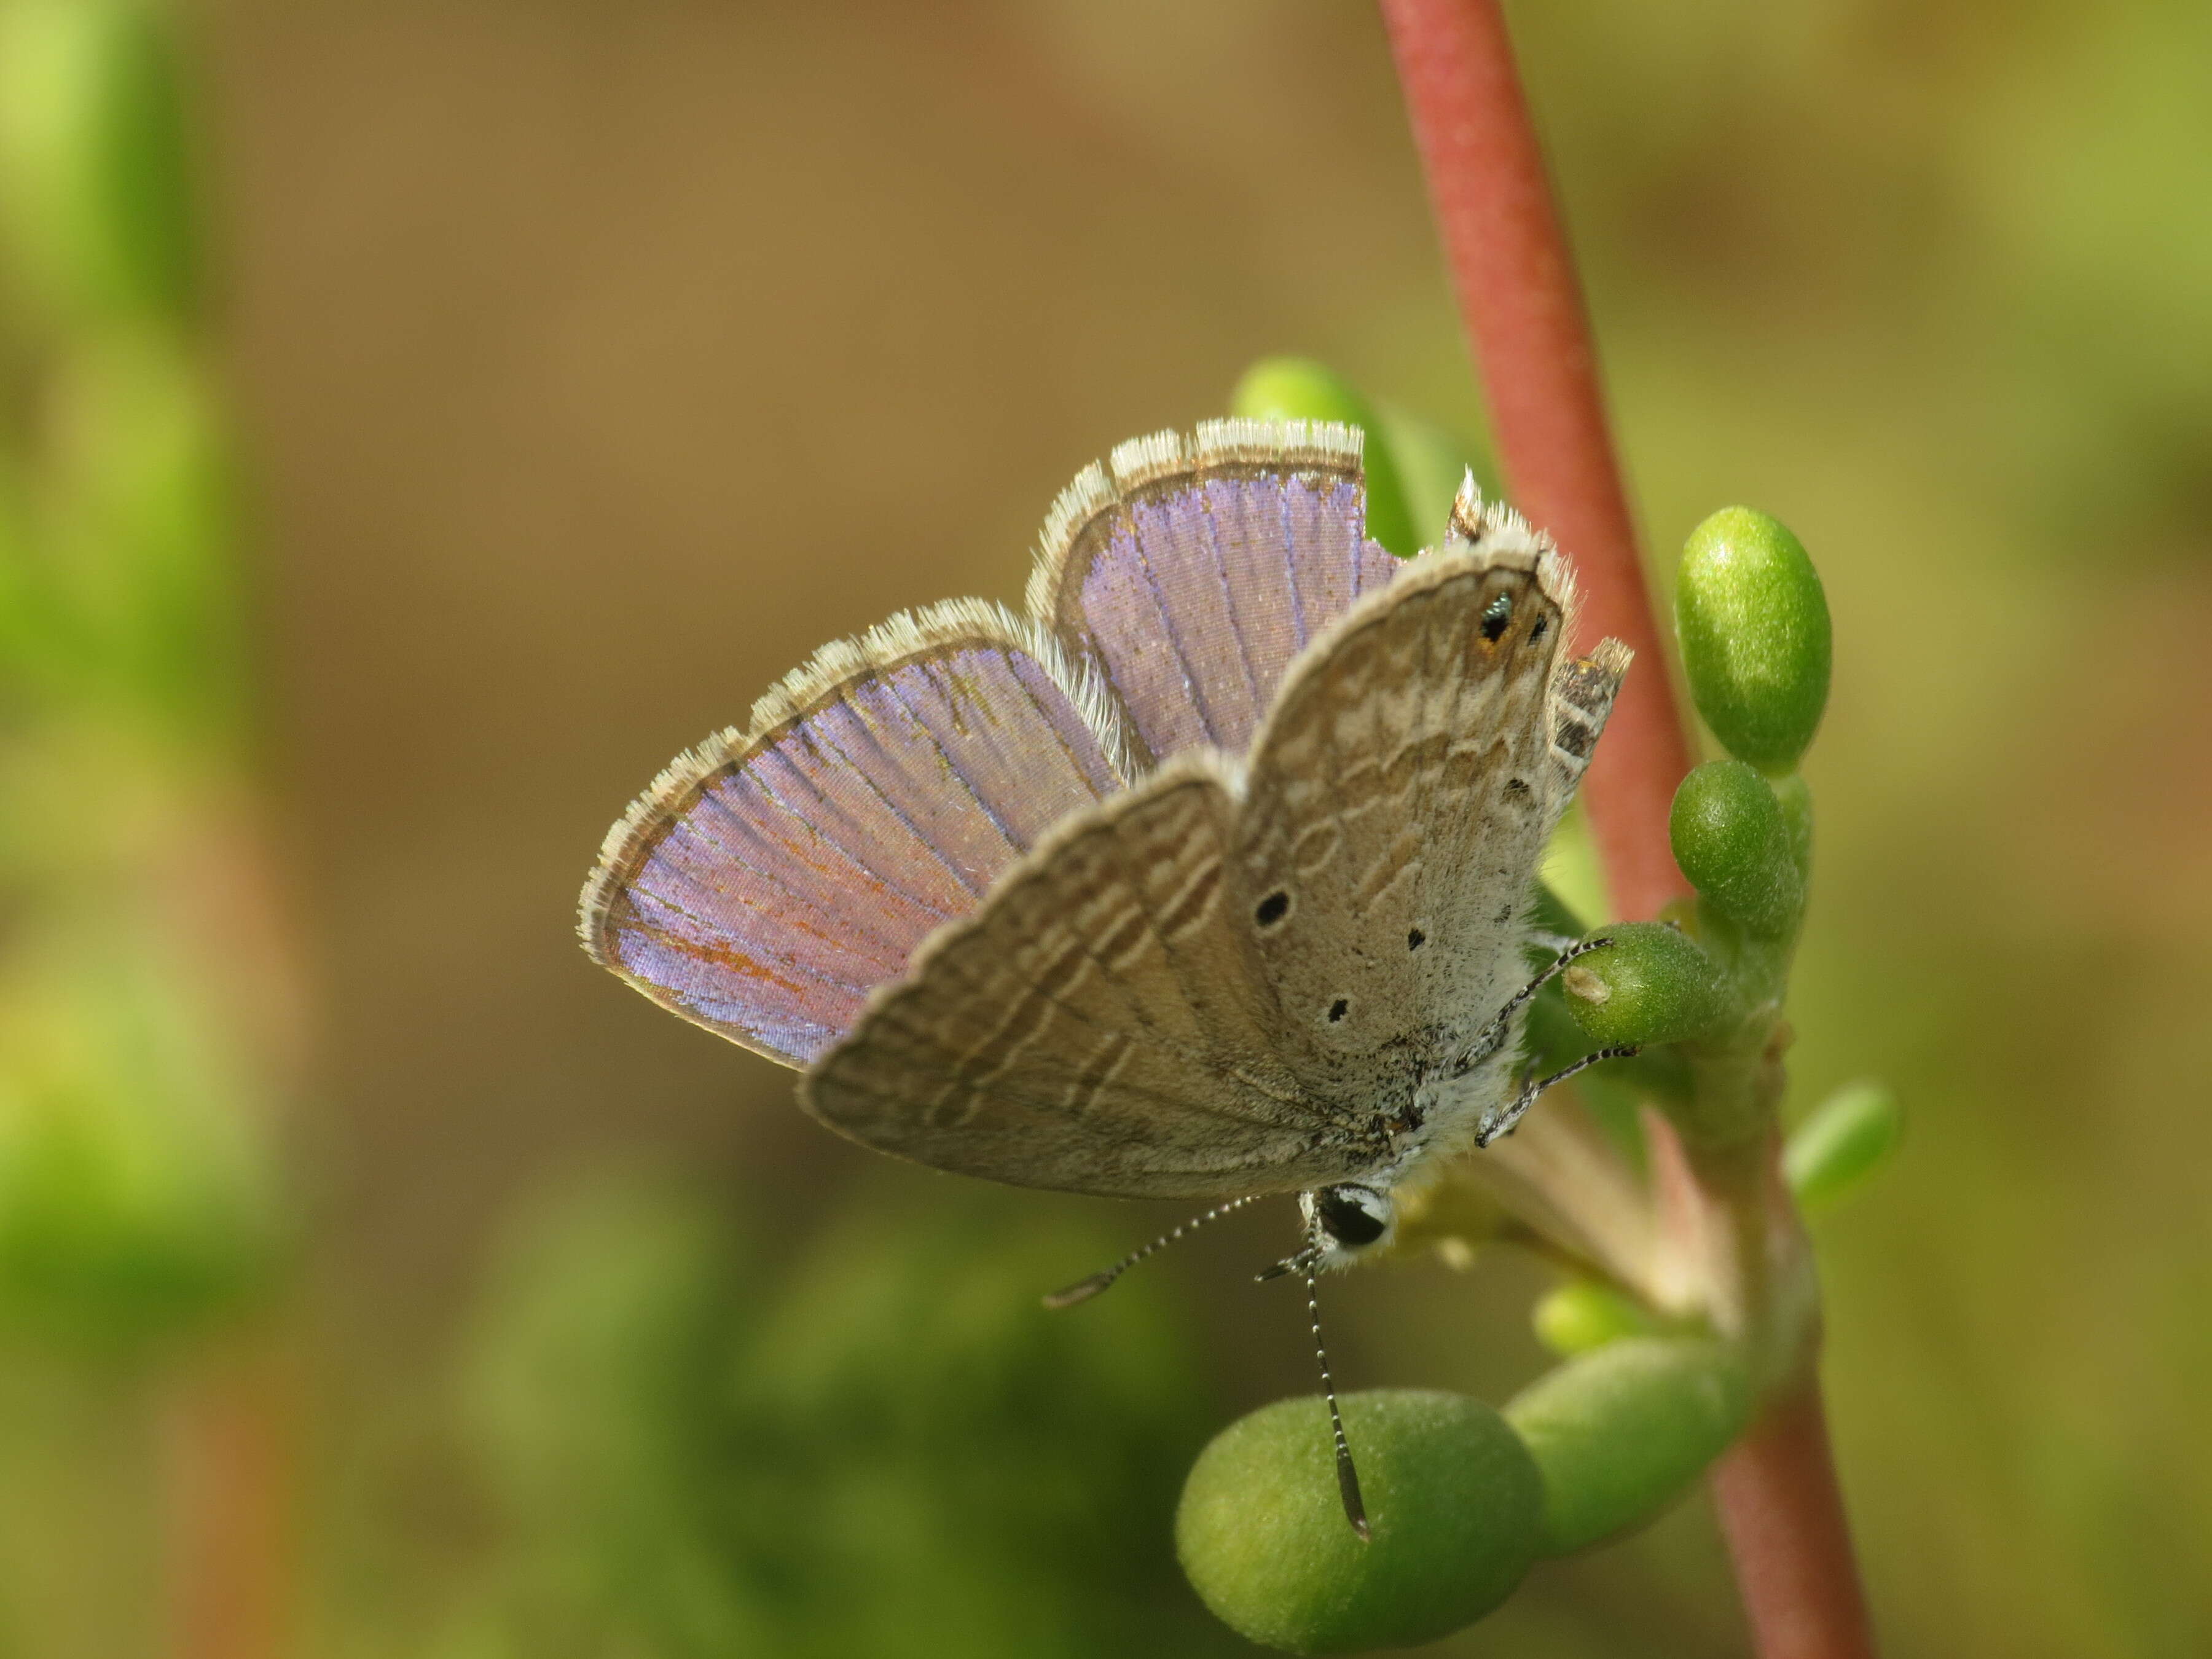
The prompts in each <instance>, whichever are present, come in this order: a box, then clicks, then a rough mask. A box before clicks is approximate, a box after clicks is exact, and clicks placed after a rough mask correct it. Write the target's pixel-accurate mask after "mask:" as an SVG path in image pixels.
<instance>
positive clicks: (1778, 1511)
mask: <svg viewBox="0 0 2212 1659" xmlns="http://www.w3.org/2000/svg"><path fill="white" fill-rule="evenodd" d="M1712 1486H1713V1498H1714V1500H1715V1503H1716V1504H1717V1507H1718V1509H1719V1510H1720V1518H1721V1530H1722V1531H1723V1533H1724V1534H1726V1535H1727V1538H1728V1546H1729V1556H1730V1557H1731V1558H1732V1559H1734V1560H1735V1573H1736V1582H1737V1583H1738V1585H1739V1586H1740V1587H1741V1592H1742V1595H1743V1605H1744V1611H1745V1613H1747V1615H1748V1616H1749V1618H1750V1620H1751V1631H1752V1639H1753V1642H1754V1643H1755V1644H1757V1648H1758V1651H1759V1654H1760V1655H1761V1656H1762V1659H1871V1656H1872V1654H1873V1653H1874V1635H1873V1632H1871V1631H1870V1630H1869V1628H1868V1626H1867V1613H1866V1601H1865V1597H1864V1595H1863V1592H1862V1591H1861V1589H1860V1588H1859V1580H1858V1572H1857V1568H1856V1567H1855V1566H1854V1565H1853V1564H1852V1560H1851V1539H1850V1528H1849V1527H1848V1526H1847V1524H1846V1523H1845V1522H1844V1497H1843V1492H1842V1490H1841V1489H1840V1488H1839V1487H1838V1486H1837V1484H1836V1462H1835V1459H1834V1458H1833V1457H1832V1455H1830V1453H1829V1450H1828V1424H1827V1419H1826V1416H1825V1415H1824V1414H1823V1413H1822V1411H1821V1408H1820V1381H1819V1379H1818V1377H1817V1376H1811V1375H1809V1374H1808V1376H1807V1377H1806V1379H1805V1381H1804V1383H1803V1384H1802V1386H1801V1387H1799V1388H1798V1389H1795V1390H1793V1391H1791V1392H1790V1393H1789V1394H1786V1395H1783V1396H1782V1397H1781V1398H1779V1399H1778V1400H1776V1401H1773V1402H1772V1403H1771V1404H1770V1405H1769V1406H1768V1407H1767V1408H1766V1412H1765V1415H1764V1416H1762V1417H1761V1418H1760V1419H1759V1421H1758V1422H1756V1423H1754V1424H1753V1425H1752V1427H1751V1429H1750V1431H1748V1432H1747V1433H1746V1434H1745V1435H1744V1437H1742V1438H1741V1440H1739V1441H1737V1442H1736V1443H1735V1446H1733V1447H1732V1448H1730V1449H1729V1453H1728V1455H1726V1456H1724V1457H1723V1458H1722V1459H1721V1461H1720V1462H1719V1463H1718V1465H1717V1466H1716V1467H1715V1468H1714V1470H1713V1480H1712Z"/></svg>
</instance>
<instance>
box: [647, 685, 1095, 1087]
mask: <svg viewBox="0 0 2212 1659" xmlns="http://www.w3.org/2000/svg"><path fill="white" fill-rule="evenodd" d="M1120 782H1121V780H1120V779H1119V778H1117V777H1116V776H1115V773H1114V770H1113V768H1112V766H1111V765H1110V764H1109V761H1108V759H1107V757H1106V755H1105V754H1104V753H1103V750H1101V748H1100V745H1099V743H1098V740H1097V737H1096V736H1095V735H1094V734H1093V733H1092V732H1091V729H1090V727H1089V726H1087V725H1085V722H1084V720H1083V719H1082V717H1081V716H1080V714H1079V713H1078V712H1077V710H1076V709H1075V708H1074V706H1073V703H1072V702H1071V701H1070V699H1069V696H1068V695H1067V693H1066V691H1065V690H1062V689H1061V687H1060V685H1059V684H1056V683H1055V682H1054V680H1053V679H1052V678H1051V677H1050V676H1049V675H1048V674H1047V673H1046V672H1045V671H1044V669H1043V668H1042V666H1041V665H1039V664H1038V663H1037V661H1036V659H1034V658H1033V657H1030V655H1028V654H1027V653H1024V652H1022V651H1020V650H1018V648H1016V647H1012V646H994V645H965V646H960V647H954V648H952V649H951V650H949V651H947V652H946V653H945V654H944V655H942V656H937V657H928V658H922V659H913V660H908V661H907V662H904V663H902V664H900V665H896V666H895V667H893V668H890V669H889V670H887V671H870V672H866V673H863V674H861V675H859V676H857V677H855V678H854V679H853V680H852V681H850V682H848V684H845V685H843V686H842V687H840V688H839V689H838V690H836V692H834V693H833V694H831V695H829V696H827V697H826V698H824V699H823V700H820V701H818V702H816V703H815V705H814V706H813V707H811V708H809V709H808V710H807V711H806V712H805V713H804V714H800V715H799V716H798V717H797V718H795V719H793V720H790V721H788V722H787V723H786V724H785V725H784V726H782V727H781V730H780V731H779V732H777V733H776V734H775V736H774V737H773V738H771V739H770V741H769V742H768V743H767V744H765V745H764V746H763V748H761V749H759V750H756V751H755V752H753V753H752V754H751V755H750V756H748V757H745V758H744V760H743V761H741V762H734V763H732V764H730V765H729V766H726V767H725V768H724V769H721V770H720V771H718V772H715V773H714V774H712V775H710V776H709V777H708V779H707V781H705V782H704V783H703V784H702V785H701V786H700V787H698V788H697V789H696V791H694V792H693V793H691V794H690V796H689V797H688V798H687V799H684V801H683V802H682V803H681V804H680V805H678V808H677V810H676V811H675V812H674V813H673V815H672V816H671V817H670V818H669V819H668V820H667V821H666V822H665V823H664V824H663V825H662V826H661V827H660V829H659V831H658V833H657V836H655V837H654V838H653V840H652V841H651V842H650V844H649V846H648V848H647V850H646V851H645V853H644V854H643V856H642V857H641V859H640V860H638V862H637V864H636V866H635V869H634V870H633V872H631V874H630V875H629V878H628V880H627V881H626V882H624V883H623V884H622V885H621V887H620V889H619V890H618V891H617V894H616V895H615V897H614V900H613V902H612V903H611V905H610V907H609V910H608V916H607V926H606V942H605V949H606V952H607V955H608V956H609V957H610V959H611V962H612V963H613V964H614V965H615V966H617V968H618V969H620V970H621V971H623V973H625V974H627V975H629V976H630V977H631V978H632V979H633V980H635V981H638V982H640V984H641V987H642V988H644V989H645V990H646V991H647V994H650V995H652V996H653V997H654V999H655V1000H658V1001H660V1002H663V1003H665V1004H667V1005H668V1006H671V1007H672V1008H674V1009H675V1010H676V1011H677V1012H680V1013H684V1014H686V1015H688V1016H690V1018H695V1019H697V1020H700V1021H702V1023H704V1024H708V1025H711V1026H714V1027H715V1028H716V1029H718V1030H722V1031H723V1032H724V1033H725V1035H727V1036H732V1037H734V1038H736V1039H737V1040H738V1042H744V1043H745V1044H746V1045H747V1046H748V1047H750V1048H757V1049H760V1050H762V1051H763V1052H765V1053H768V1054H773V1055H774V1056H775V1057H776V1058H779V1059H781V1060H787V1061H790V1062H792V1063H793V1064H804V1063H805V1062H806V1061H807V1060H811V1058H812V1057H813V1056H814V1055H815V1054H817V1053H819V1052H820V1051H821V1050H822V1049H823V1048H826V1047H828V1046H829V1043H831V1042H834V1041H836V1039H837V1038H838V1037H839V1036H842V1035H843V1033H844V1032H845V1030H847V1029H848V1027H849V1026H850V1025H851V1024H852V1023H853V1021H854V1019H855V1018H858V1016H859V1014H860V1009H861V1006H862V1004H863V1003H864V1002H865V1001H866V997H867V994H868V992H869V990H870V989H871V988H872V987H874V986H876V985H878V984H880V983H882V982H883V981H886V980H889V979H892V978H895V977H896V975H899V974H900V973H901V972H902V971H904V969H905V967H906V963H907V957H908V954H909V953H910V952H911V951H913V950H914V948H915V945H919V944H920V943H921V941H922V939H924V938H926V937H927V935H928V933H930V932H931V931H932V930H933V928H935V927H938V926H939V924H941V923H943V922H945V921H950V920H951V919H952V918H953V917H956V916H958V915H964V914H965V913H966V912H968V911H969V909H971V908H974V906H975V902H976V901H977V900H978V899H979V898H980V896H981V895H982V893H983V892H984V890H986V889H987V887H988V886H989V885H990V884H991V882H992V880H993V879H994V878H995V877H996V876H997V875H998V874H999V872H1000V871H1002V870H1004V869H1005V868H1006V866H1008V865H1009V864H1011V863H1012V862H1013V861H1014V860H1015V859H1017V858H1018V857H1019V856H1020V855H1021V854H1023V853H1024V852H1026V851H1027V850H1028V849H1029V848H1030V847H1031V846H1033V845H1034V844H1035V843H1036V839H1037V837H1038V836H1040V835H1042V833H1043V831H1044V830H1045V829H1047V828H1048V826H1049V825H1051V824H1052V823H1054V822H1055V821H1056V820H1057V819H1059V818H1060V817H1062V816H1064V815H1065V814H1066V813H1067V812H1069V811H1073V810H1074V809H1075V808H1077V807H1079V806H1086V805H1091V803H1092V802H1094V801H1096V800H1097V799H1099V798H1100V797H1101V796H1103V795H1104V794H1106V793H1109V792H1110V791H1111V790H1113V789H1115V788H1116V787H1119V786H1120Z"/></svg>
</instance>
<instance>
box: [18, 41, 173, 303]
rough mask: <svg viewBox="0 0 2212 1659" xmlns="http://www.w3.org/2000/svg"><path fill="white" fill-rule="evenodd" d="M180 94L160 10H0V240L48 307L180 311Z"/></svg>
mask: <svg viewBox="0 0 2212 1659" xmlns="http://www.w3.org/2000/svg"><path fill="white" fill-rule="evenodd" d="M178 93H179V88H178V83H177V72H176V64H175V62H174V54H173V49H172V46H171V42H170V40H169V24H168V22H167V19H166V17H164V16H163V15H162V9H161V8H159V7H155V6H152V5H148V4H143V3H134V0H106V3H101V0H67V3H61V0H28V3H18V4H14V5H10V6H9V7H7V8H6V9H5V11H4V13H0V234H4V235H5V237H6V238H7V240H8V241H9V243H10V244H11V245H12V252H14V254H15V258H16V260H17V262H18V264H20V266H21V270H22V272H23V274H24V276H26V277H27V279H28V281H29V282H30V283H32V284H33V286H34V287H35V288H36V289H39V290H40V299H41V300H43V301H45V302H46V306H47V307H48V308H49V309H50V310H52V311H53V312H55V313H58V314H61V315H64V316H67V315H73V314H77V313H82V312H85V311H94V312H112V311H117V310H125V311H151V312H154V313H158V314H161V315H165V316H168V317H175V316H178V315H180V314H182V313H183V312H184V311H185V309H186V307H188V306H189V304H190V301H191V290H192V288H193V277H194V270H193V267H194V264H195V249H194V246H193V240H192V204H191V191H190V189H189V187H188V180H187V179H186V176H185V165H184V164H185V156H186V152H187V150H188V149H189V148H190V146H189V145H188V144H187V143H186V142H185V140H186V132H185V122H184V118H183V114H182V112H181V110H180V109H179V103H178Z"/></svg>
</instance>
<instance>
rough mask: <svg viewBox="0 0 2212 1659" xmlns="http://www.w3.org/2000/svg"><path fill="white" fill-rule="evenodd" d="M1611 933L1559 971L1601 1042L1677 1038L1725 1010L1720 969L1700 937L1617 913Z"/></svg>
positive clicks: (1574, 1007)
mask: <svg viewBox="0 0 2212 1659" xmlns="http://www.w3.org/2000/svg"><path fill="white" fill-rule="evenodd" d="M1604 933H1605V937H1606V939H1607V940H1608V941H1609V943H1608V944H1607V945H1605V946H1603V947H1602V948H1601V949H1599V950H1595V951H1591V952H1590V953H1589V955H1588V956H1585V957H1580V958H1579V959H1577V961H1576V963H1574V965H1573V966H1572V967H1571V968H1569V969H1567V970H1566V972H1565V973H1564V974H1562V975H1560V976H1559V977H1560V980H1561V981H1562V982H1563V983H1564V985H1565V990H1566V1003H1567V1007H1568V1008H1569V1010H1570V1011H1571V1012H1572V1013H1573V1014H1574V1017H1575V1018H1576V1020H1577V1022H1578V1023H1579V1024H1581V1026H1582V1028H1583V1031H1584V1032H1585V1033H1586V1034H1587V1035H1588V1036H1590V1037H1591V1038H1593V1039H1594V1040H1595V1042H1597V1043H1598V1044H1599V1045H1600V1046H1601V1047H1603V1048H1619V1047H1622V1046H1624V1045H1627V1044H1636V1045H1638V1046H1642V1045H1644V1044H1649V1043H1654V1042H1683V1041H1685V1040H1686V1039H1687V1038H1690V1037H1693V1036H1698V1035H1699V1033H1701V1032H1703V1031H1705V1030H1709V1029H1710V1028H1711V1026H1712V1025H1713V1024H1715V1023H1716V1022H1717V1021H1718V1020H1719V1019H1720V1018H1722V1017H1723V1015H1724V1014H1725V1013H1726V1012H1727V1011H1728V998H1727V993H1726V988H1725V987H1724V986H1723V982H1722V979H1721V974H1720V970H1719V969H1717V968H1716V967H1715V966H1714V965H1713V963H1712V959H1711V957H1708V956H1706V955H1705V951H1704V950H1703V949H1702V948H1700V947H1699V944H1698V942H1697V941H1696V940H1695V939H1692V938H1691V937H1690V936H1689V935H1688V934H1687V933H1683V932H1681V931H1680V929H1679V928H1674V927H1668V925H1667V924H1666V923H1665V922H1663V921H1623V922H1617V923H1615V924H1614V925H1613V927H1608V928H1606V929H1605V930H1604Z"/></svg>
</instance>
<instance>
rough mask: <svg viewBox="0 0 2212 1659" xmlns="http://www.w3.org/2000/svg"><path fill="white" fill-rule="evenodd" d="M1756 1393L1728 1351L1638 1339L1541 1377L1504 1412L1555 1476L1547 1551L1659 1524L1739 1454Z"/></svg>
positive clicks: (1682, 1340) (1705, 1344)
mask: <svg viewBox="0 0 2212 1659" xmlns="http://www.w3.org/2000/svg"><path fill="white" fill-rule="evenodd" d="M1749 1403H1750V1390H1749V1388H1748V1385H1747V1383H1746V1380H1745V1377H1744V1373H1743V1368H1742V1366H1741V1363H1740V1362H1739V1361H1738V1360H1737V1358H1736V1357H1735V1354H1734V1352H1732V1351H1731V1350H1730V1349H1729V1348H1728V1347H1727V1346H1724V1345H1723V1344H1721V1343H1718V1342H1715V1341H1711V1340H1706V1339H1703V1338H1688V1337H1633V1338H1630V1339H1627V1340H1623V1341H1619V1342H1613V1343H1608V1344H1607V1346H1603V1347H1601V1348H1599V1349H1597V1350H1596V1351H1595V1352H1591V1353H1588V1354H1585V1355H1583V1357H1582V1358H1579V1359H1575V1360H1571V1361H1569V1362H1568V1363H1567V1364H1564V1365H1562V1366H1560V1367H1559V1369H1558V1370H1554V1371H1553V1372H1551V1373H1550V1374H1548V1375H1547V1376H1542V1377H1540V1378H1538V1379H1537V1380H1536V1381H1535V1382H1534V1383H1530V1384H1529V1385H1528V1387H1527V1388H1526V1389H1522V1391H1521V1392H1520V1394H1518V1395H1516V1396H1515V1397H1514V1399H1513V1401H1512V1402H1511V1403H1510V1404H1509V1405H1508V1406H1507V1407H1505V1419H1506V1420H1507V1421H1508V1422H1510V1424H1512V1425H1513V1426H1514V1427H1515V1428H1516V1429H1517V1430H1518V1431H1520V1433H1521V1437H1522V1440H1524V1441H1525V1442H1527V1443H1528V1450H1529V1453H1530V1455H1532V1456H1534V1458H1535V1460H1536V1465H1537V1467H1538V1468H1541V1470H1542V1471H1543V1473H1544V1553H1546V1554H1547V1555H1564V1554H1566V1553H1568V1552H1570V1551H1572V1550H1578V1549H1582V1548H1583V1547H1586V1546H1588V1545H1590V1544H1595V1543H1596V1542H1598V1541H1600V1540H1601V1539H1604V1538H1610V1537H1611V1536H1613V1534H1615V1533H1618V1532H1621V1531H1624V1530H1626V1528H1630V1527H1633V1526H1636V1525H1638V1524H1639V1523H1641V1522H1645V1521H1648V1520H1650V1518H1651V1517H1652V1516H1656V1514H1658V1512H1659V1511H1660V1510H1662V1509H1664V1508H1666V1506H1667V1505H1668V1504H1671V1503H1672V1502H1674V1499H1675V1498H1677V1497H1679V1496H1680V1494H1681V1492H1682V1491H1683V1489H1684V1488H1686V1486H1688V1485H1689V1484H1690V1483H1691V1482H1692V1480H1696V1479H1697V1477H1698V1475H1699V1473H1700V1472H1701V1471H1702V1470H1703V1469H1704V1468H1705V1466H1706V1465H1707V1464H1708V1463H1710V1462H1712V1461H1713V1459H1714V1458H1716V1457H1717V1456H1719V1455H1721V1453H1722V1452H1723V1451H1725V1450H1726V1449H1728V1445H1729V1442H1730V1441H1732V1440H1734V1439H1735V1437H1736V1434H1737V1433H1738V1431H1741V1428H1742V1427H1743V1424H1744V1419H1745V1415H1746V1413H1747V1411H1748V1409H1749Z"/></svg>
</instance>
